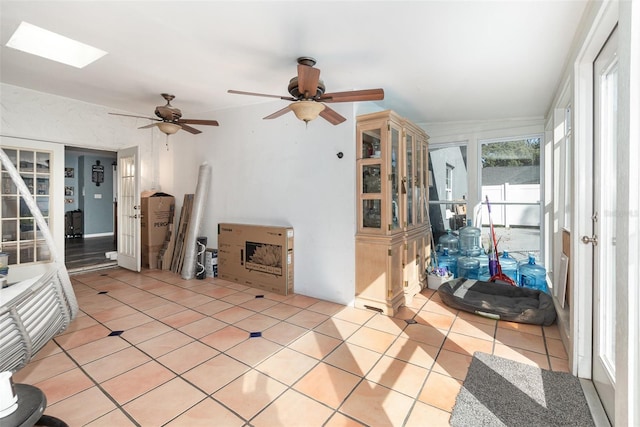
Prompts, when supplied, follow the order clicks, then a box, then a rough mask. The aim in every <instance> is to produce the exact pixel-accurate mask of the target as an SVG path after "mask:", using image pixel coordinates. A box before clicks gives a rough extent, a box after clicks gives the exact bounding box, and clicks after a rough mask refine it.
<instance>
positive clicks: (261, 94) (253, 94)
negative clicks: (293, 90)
mask: <svg viewBox="0 0 640 427" xmlns="http://www.w3.org/2000/svg"><path fill="white" fill-rule="evenodd" d="M227 92H229V93H233V94H236V95H251V96H264V97H267V98H278V99H284V100H286V101H297V99H295V98H291V97H290V96H280V95H268V94H266V93H256V92H244V91H241V90H233V89H229V90H228V91H227Z"/></svg>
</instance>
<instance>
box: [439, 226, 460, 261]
mask: <svg viewBox="0 0 640 427" xmlns="http://www.w3.org/2000/svg"><path fill="white" fill-rule="evenodd" d="M438 246H439V248H440V252H443V251H444V249H449V255H457V254H458V238H457V237H456V236H454V235H453V234H451V230H450V229H449V230H447V234H443V235H442V236H440V239H438Z"/></svg>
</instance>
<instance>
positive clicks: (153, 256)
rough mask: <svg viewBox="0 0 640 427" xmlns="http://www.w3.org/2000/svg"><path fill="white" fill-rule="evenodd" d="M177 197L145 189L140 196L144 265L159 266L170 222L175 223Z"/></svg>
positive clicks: (149, 266)
mask: <svg viewBox="0 0 640 427" xmlns="http://www.w3.org/2000/svg"><path fill="white" fill-rule="evenodd" d="M174 211H175V199H174V197H173V196H171V195H169V194H166V193H160V192H155V191H144V192H143V193H142V194H141V197H140V234H141V242H140V245H141V250H142V254H141V255H142V256H141V259H142V267H145V268H150V269H155V268H158V255H159V253H160V250H161V249H162V247H163V245H164V243H165V239H166V237H167V231H168V230H169V224H172V223H173V215H174Z"/></svg>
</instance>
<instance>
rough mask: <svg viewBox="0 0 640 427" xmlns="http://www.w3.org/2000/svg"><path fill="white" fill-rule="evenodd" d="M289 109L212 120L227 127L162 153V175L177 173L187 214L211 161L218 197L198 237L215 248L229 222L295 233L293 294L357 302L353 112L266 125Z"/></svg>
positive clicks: (232, 113)
mask: <svg viewBox="0 0 640 427" xmlns="http://www.w3.org/2000/svg"><path fill="white" fill-rule="evenodd" d="M282 107H283V105H282V103H281V102H269V103H266V104H259V105H254V106H250V107H247V108H244V109H240V110H238V109H234V110H225V111H218V112H215V113H211V114H206V116H207V117H209V118H214V119H215V120H218V121H219V122H220V126H219V127H217V128H214V127H207V128H206V129H205V127H204V126H202V127H200V129H201V130H203V133H202V134H200V135H196V136H193V135H188V134H184V133H182V134H183V135H181V138H180V139H178V138H176V139H174V140H173V141H172V142H170V144H169V152H167V151H166V148H164V147H163V148H162V150H161V152H160V157H161V160H160V167H161V169H162V170H165V168H167V170H169V169H172V170H173V171H174V182H173V183H171V185H168V183H165V182H164V181H163V186H165V187H166V188H165V190H164V191H167V192H169V193H170V194H173V195H174V196H176V204H177V205H179V206H178V207H177V212H179V209H180V207H181V206H182V199H183V197H184V194H185V193H195V189H196V184H197V175H198V168H199V166H200V165H201V164H202V163H203V162H208V163H209V164H210V165H211V166H212V182H211V191H210V193H209V195H208V199H207V204H206V208H205V214H204V218H203V224H202V228H201V230H200V231H201V232H200V233H199V235H203V236H207V239H208V243H207V245H208V246H209V247H212V248H215V247H217V237H218V236H217V226H218V224H219V223H221V222H235V223H245V224H264V225H288V226H293V228H294V233H295V236H294V259H295V261H294V287H295V292H296V293H300V294H304V295H309V296H314V297H317V298H322V299H326V300H329V301H334V302H339V303H343V304H350V303H352V301H353V298H354V294H355V255H354V254H355V243H354V235H355V122H354V117H353V115H354V113H353V108H352V107H351V106H349V105H340V106H332V107H333V108H334V109H335V110H336V111H338V112H339V113H341V114H342V115H344V116H345V117H347V121H346V122H344V123H342V124H340V125H338V126H333V125H331V124H329V123H328V122H326V121H325V120H323V119H317V120H315V121H313V122H310V123H309V124H308V126H307V127H305V124H304V123H303V122H301V121H299V120H297V119H296V118H295V116H294V115H293V113H289V114H287V115H285V116H282V117H280V118H278V119H275V120H263V119H262V117H264V116H266V115H268V114H270V113H272V112H273V111H276V110H278V109H280V108H282ZM200 116H203V115H202V114H201V115H200ZM179 134H180V133H179ZM338 152H342V153H343V154H344V156H343V157H342V159H339V158H338V156H337V153H338ZM171 153H173V154H171ZM185 156H186V157H185ZM177 220H178V218H176V221H177Z"/></svg>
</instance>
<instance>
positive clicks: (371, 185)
mask: <svg viewBox="0 0 640 427" xmlns="http://www.w3.org/2000/svg"><path fill="white" fill-rule="evenodd" d="M382 137H383V135H382V127H381V126H380V127H375V126H374V127H373V128H369V129H363V130H362V131H361V133H360V148H359V151H360V152H359V154H360V156H361V157H360V159H359V160H358V164H359V174H360V176H359V177H358V181H359V183H360V203H361V207H360V209H361V212H360V218H361V223H360V227H361V228H363V229H367V230H369V231H377V232H383V224H382V223H383V218H382V213H383V207H382V206H383V205H382V191H383V188H382V187H383V181H382V176H383V174H384V171H383V165H382V161H383V160H382V147H383V141H382Z"/></svg>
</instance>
